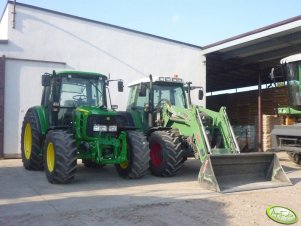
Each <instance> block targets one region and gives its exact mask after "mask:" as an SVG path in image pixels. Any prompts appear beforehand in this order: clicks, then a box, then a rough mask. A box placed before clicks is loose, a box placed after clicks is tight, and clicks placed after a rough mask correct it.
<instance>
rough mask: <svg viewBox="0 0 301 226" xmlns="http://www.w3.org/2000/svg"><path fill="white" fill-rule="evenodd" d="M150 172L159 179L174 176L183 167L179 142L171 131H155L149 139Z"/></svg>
mask: <svg viewBox="0 0 301 226" xmlns="http://www.w3.org/2000/svg"><path fill="white" fill-rule="evenodd" d="M149 147H150V158H151V161H150V170H151V172H152V174H154V175H156V176H161V177H171V176H174V175H175V174H176V173H177V172H178V171H179V169H180V168H181V167H182V166H183V163H184V160H185V159H184V156H183V149H182V147H181V142H180V140H179V137H178V136H177V134H176V133H174V132H172V131H165V130H164V131H155V132H153V133H152V134H151V136H150V138H149Z"/></svg>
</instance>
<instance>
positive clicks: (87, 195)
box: [0, 153, 301, 226]
mask: <svg viewBox="0 0 301 226" xmlns="http://www.w3.org/2000/svg"><path fill="white" fill-rule="evenodd" d="M279 158H280V161H281V164H282V165H283V168H284V169H285V171H286V173H287V175H288V177H289V178H290V179H291V181H292V183H293V186H287V187H279V188H269V189H262V190H255V191H245V192H236V193H227V194H221V193H216V192H213V191H208V190H205V189H201V188H200V187H199V185H198V182H197V175H198V172H199V167H200V163H199V161H197V160H188V161H187V162H185V165H184V167H183V169H182V170H181V171H180V172H179V174H178V175H176V176H175V177H172V178H159V177H154V176H152V175H150V174H148V175H146V176H145V177H144V178H142V179H139V180H124V179H122V178H120V177H119V176H118V175H117V172H116V171H115V169H114V167H113V166H106V167H104V168H103V169H87V168H85V167H84V166H83V165H82V164H79V165H78V171H77V177H76V179H75V181H74V182H73V183H71V184H67V185H53V184H49V183H48V182H47V179H46V176H45V174H44V172H41V171H38V172H35V171H27V170H25V169H24V168H23V166H22V161H21V160H20V159H15V160H0V225H5V226H9V225H122V226H127V225H156V226H161V225H162V226H163V225H185V224H186V225H190V226H191V225H280V224H278V223H276V222H273V221H272V220H270V219H269V218H268V217H267V216H266V213H265V211H266V208H267V207H268V206H270V205H280V206H285V207H288V208H291V209H293V210H294V211H295V212H296V213H297V215H298V216H299V218H300V217H301V167H300V166H298V165H296V164H294V163H292V162H290V161H289V160H288V158H287V156H286V154H285V153H281V154H279ZM79 162H80V161H79ZM296 225H301V220H299V222H298V223H297V224H296Z"/></svg>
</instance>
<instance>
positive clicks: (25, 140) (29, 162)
mask: <svg viewBox="0 0 301 226" xmlns="http://www.w3.org/2000/svg"><path fill="white" fill-rule="evenodd" d="M42 141H43V138H42V134H41V130H40V122H39V118H38V115H37V113H36V111H35V110H34V109H33V108H31V109H29V110H28V111H27V112H26V114H25V117H24V121H23V125H22V133H21V154H22V161H23V166H24V168H25V169H27V170H43V157H42Z"/></svg>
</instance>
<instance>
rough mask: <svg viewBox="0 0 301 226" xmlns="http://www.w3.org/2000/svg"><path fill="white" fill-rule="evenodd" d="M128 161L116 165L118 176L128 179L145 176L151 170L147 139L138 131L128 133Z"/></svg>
mask: <svg viewBox="0 0 301 226" xmlns="http://www.w3.org/2000/svg"><path fill="white" fill-rule="evenodd" d="M126 135H127V136H126V137H127V138H126V140H127V157H128V161H126V162H124V163H121V164H116V165H115V167H116V170H117V172H118V174H119V175H120V176H121V177H123V178H127V179H136V178H140V177H142V176H144V175H145V174H146V172H147V170H148V168H149V148H148V142H147V140H146V137H145V136H144V135H143V133H141V132H138V131H128V132H126Z"/></svg>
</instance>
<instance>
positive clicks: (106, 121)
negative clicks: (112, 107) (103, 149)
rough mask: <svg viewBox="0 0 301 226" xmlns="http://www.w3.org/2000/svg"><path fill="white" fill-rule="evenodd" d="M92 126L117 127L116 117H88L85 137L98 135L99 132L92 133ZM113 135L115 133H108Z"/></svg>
mask: <svg viewBox="0 0 301 226" xmlns="http://www.w3.org/2000/svg"><path fill="white" fill-rule="evenodd" d="M94 125H106V126H113V125H117V122H116V116H104V115H90V116H89V117H88V122H87V135H88V136H90V137H93V136H97V135H99V132H94V131H93V126H94ZM102 133H109V132H102ZM114 133H116V132H110V134H114Z"/></svg>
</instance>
